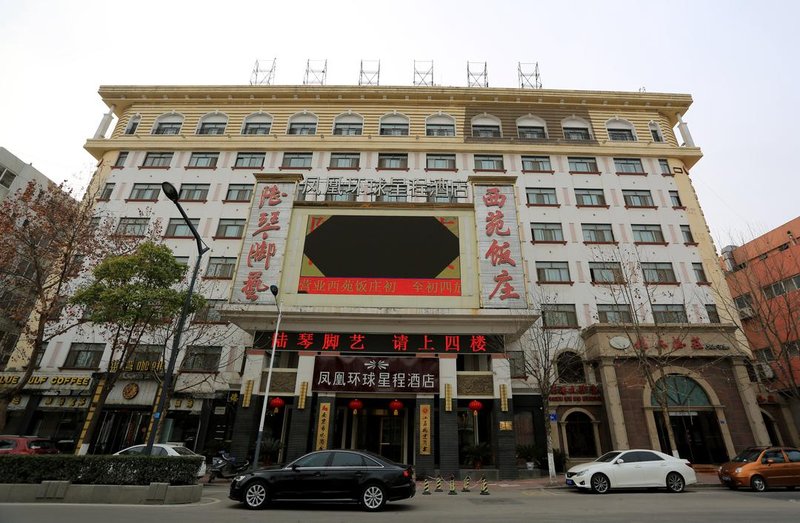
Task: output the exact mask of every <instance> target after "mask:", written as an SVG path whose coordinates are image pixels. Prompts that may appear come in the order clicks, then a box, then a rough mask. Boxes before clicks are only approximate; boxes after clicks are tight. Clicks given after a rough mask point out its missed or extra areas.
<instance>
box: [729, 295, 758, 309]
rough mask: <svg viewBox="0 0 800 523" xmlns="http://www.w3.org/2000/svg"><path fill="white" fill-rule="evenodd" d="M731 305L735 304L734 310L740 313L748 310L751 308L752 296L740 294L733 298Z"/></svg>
mask: <svg viewBox="0 0 800 523" xmlns="http://www.w3.org/2000/svg"><path fill="white" fill-rule="evenodd" d="M733 303H735V304H736V308H737V309H739V310H740V311H741V310H742V309H750V308H752V307H753V296H752V295H751V294H750V293H747V294H742V295H741V296H737V297H736V298H734V300H733Z"/></svg>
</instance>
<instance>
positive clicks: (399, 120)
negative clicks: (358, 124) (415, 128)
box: [380, 114, 408, 136]
mask: <svg viewBox="0 0 800 523" xmlns="http://www.w3.org/2000/svg"><path fill="white" fill-rule="evenodd" d="M380 135H381V136H408V118H406V117H405V116H403V115H402V114H388V115H385V116H384V117H383V118H381V121H380Z"/></svg>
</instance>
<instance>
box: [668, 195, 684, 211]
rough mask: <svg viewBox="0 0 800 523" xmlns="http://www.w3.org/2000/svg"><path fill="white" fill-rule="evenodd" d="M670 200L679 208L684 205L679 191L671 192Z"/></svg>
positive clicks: (673, 205) (674, 206)
mask: <svg viewBox="0 0 800 523" xmlns="http://www.w3.org/2000/svg"><path fill="white" fill-rule="evenodd" d="M669 201H670V203H671V204H672V207H673V208H676V209H677V208H679V207H683V202H682V201H681V196H680V194H678V191H670V192H669Z"/></svg>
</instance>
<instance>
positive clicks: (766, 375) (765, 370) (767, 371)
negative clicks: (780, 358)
mask: <svg viewBox="0 0 800 523" xmlns="http://www.w3.org/2000/svg"><path fill="white" fill-rule="evenodd" d="M756 370H757V371H758V375H759V376H761V379H765V380H771V379H772V378H774V377H775V371H774V370H772V367H771V366H770V364H769V363H756Z"/></svg>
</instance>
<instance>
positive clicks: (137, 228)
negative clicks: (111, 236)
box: [116, 218, 150, 236]
mask: <svg viewBox="0 0 800 523" xmlns="http://www.w3.org/2000/svg"><path fill="white" fill-rule="evenodd" d="M149 222H150V218H120V219H119V224H118V225H117V232H116V233H117V234H119V235H120V236H144V234H145V232H147V224H148V223H149Z"/></svg>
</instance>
